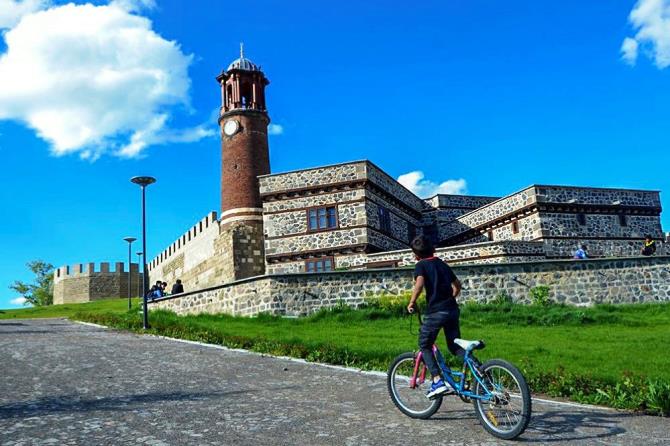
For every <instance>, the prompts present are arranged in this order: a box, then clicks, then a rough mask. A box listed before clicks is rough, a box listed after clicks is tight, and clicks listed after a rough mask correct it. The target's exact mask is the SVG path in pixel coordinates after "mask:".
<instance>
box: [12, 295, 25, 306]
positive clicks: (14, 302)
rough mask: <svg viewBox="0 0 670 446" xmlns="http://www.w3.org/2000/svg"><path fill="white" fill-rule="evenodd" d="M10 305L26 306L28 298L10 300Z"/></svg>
mask: <svg viewBox="0 0 670 446" xmlns="http://www.w3.org/2000/svg"><path fill="white" fill-rule="evenodd" d="M9 303H10V304H12V305H25V303H26V298H25V297H17V298H16V299H12V300H10V301H9Z"/></svg>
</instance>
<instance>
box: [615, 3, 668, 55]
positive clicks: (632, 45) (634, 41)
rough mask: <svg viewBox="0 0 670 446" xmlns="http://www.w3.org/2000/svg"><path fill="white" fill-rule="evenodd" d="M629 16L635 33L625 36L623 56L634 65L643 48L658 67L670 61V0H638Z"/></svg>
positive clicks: (622, 46) (622, 48)
mask: <svg viewBox="0 0 670 446" xmlns="http://www.w3.org/2000/svg"><path fill="white" fill-rule="evenodd" d="M628 20H629V21H630V23H631V25H632V26H633V29H634V30H635V31H636V34H635V36H634V37H633V38H630V37H627V38H626V39H624V41H623V44H622V45H621V51H622V53H623V54H622V58H623V60H624V61H626V62H627V63H629V64H631V65H634V64H635V61H636V60H637V55H638V48H641V49H642V50H643V51H642V53H643V54H645V55H647V56H648V57H649V58H651V59H653V60H654V63H655V64H656V66H657V67H658V68H665V67H667V66H668V65H670V0H638V2H637V3H636V4H635V6H634V7H633V10H632V11H631V12H630V15H629V16H628Z"/></svg>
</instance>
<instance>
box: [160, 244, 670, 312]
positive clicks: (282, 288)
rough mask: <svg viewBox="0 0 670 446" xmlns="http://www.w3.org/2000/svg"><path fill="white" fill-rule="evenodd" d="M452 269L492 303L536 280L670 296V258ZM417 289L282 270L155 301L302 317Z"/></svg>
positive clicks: (580, 295)
mask: <svg viewBox="0 0 670 446" xmlns="http://www.w3.org/2000/svg"><path fill="white" fill-rule="evenodd" d="M453 269H454V271H455V273H456V275H457V276H458V277H459V278H460V279H461V281H462V283H463V292H462V295H461V297H460V299H459V300H460V301H462V302H466V301H476V302H486V301H489V300H491V299H494V298H495V297H496V296H497V295H498V294H500V293H505V294H507V295H509V296H510V297H511V298H512V299H513V300H514V301H516V302H521V303H528V302H529V301H530V299H529V290H530V289H531V288H532V287H535V286H538V285H546V286H548V287H549V297H550V299H552V300H554V301H556V302H562V303H567V304H572V305H592V304H596V303H637V302H667V301H670V257H629V258H621V259H596V260H582V261H573V260H554V261H546V260H545V261H536V262H525V263H509V264H493V265H456V266H454V267H453ZM411 286H412V270H411V269H410V268H407V269H402V268H395V269H382V270H360V271H347V272H331V273H321V274H282V275H275V276H261V277H257V278H251V279H245V280H242V281H238V282H234V283H230V284H226V285H222V286H218V287H214V288H209V289H205V290H200V291H196V292H192V293H186V294H184V295H180V296H175V297H167V298H163V299H160V300H157V301H156V302H154V303H151V304H150V305H151V309H156V308H160V309H166V310H171V311H175V312H177V313H178V314H196V313H221V312H223V313H228V314H233V315H243V316H251V315H254V314H258V313H259V312H270V313H274V314H282V315H289V316H296V315H305V314H309V313H311V312H314V311H316V310H317V309H319V308H323V307H332V306H334V305H337V304H338V303H339V302H345V303H346V304H348V305H351V306H358V305H360V304H362V303H363V302H364V301H365V299H367V298H369V297H370V296H373V295H379V294H400V293H406V292H408V291H409V290H410V289H411Z"/></svg>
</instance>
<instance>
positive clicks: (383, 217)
mask: <svg viewBox="0 0 670 446" xmlns="http://www.w3.org/2000/svg"><path fill="white" fill-rule="evenodd" d="M377 212H378V213H379V229H380V230H381V231H382V232H386V233H387V234H388V233H390V232H391V213H390V212H389V210H388V209H386V208H385V207H384V206H379V207H378V208H377Z"/></svg>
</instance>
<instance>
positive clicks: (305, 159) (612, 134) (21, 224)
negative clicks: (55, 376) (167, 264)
mask: <svg viewBox="0 0 670 446" xmlns="http://www.w3.org/2000/svg"><path fill="white" fill-rule="evenodd" d="M29 3H30V5H27V4H25V2H23V3H22V2H18V3H17V2H15V1H13V0H0V10H2V9H3V4H4V6H5V7H12V8H14V9H13V11H14V13H15V14H14V15H13V16H11V14H5V16H4V17H3V13H0V26H3V27H4V28H5V29H4V31H3V32H4V37H5V40H4V41H3V42H1V43H0V84H4V85H0V155H1V159H2V162H3V175H2V180H1V181H2V187H0V199H2V203H3V213H2V214H3V218H2V219H0V233H2V235H3V243H2V245H1V246H2V248H1V254H2V255H0V308H10V307H13V306H15V305H13V304H11V303H10V301H11V300H12V299H14V298H16V297H17V296H16V294H15V293H14V292H12V291H11V290H9V289H8V286H9V284H10V283H11V282H12V281H13V280H14V279H22V280H29V279H30V278H31V276H30V274H29V273H28V272H27V270H26V268H25V263H26V262H28V261H29V260H32V259H37V258H40V259H44V260H46V261H48V262H50V263H52V264H54V265H64V264H74V263H79V262H88V261H95V262H99V261H111V262H114V261H122V260H124V259H125V257H126V252H127V251H126V245H125V242H123V241H122V238H123V237H124V236H127V235H134V236H138V234H139V230H140V228H139V217H140V213H139V211H140V208H139V203H140V202H139V198H140V195H139V190H138V189H137V187H136V186H134V185H132V184H131V183H130V182H129V178H130V177H132V176H134V175H138V174H148V175H153V176H156V177H157V178H158V182H157V183H156V184H155V185H152V186H151V187H150V188H149V190H148V211H149V223H148V225H149V226H148V230H149V234H148V252H149V254H150V255H149V257H150V258H152V257H153V256H154V255H155V254H156V253H158V252H159V251H160V250H161V249H162V248H163V247H164V246H166V245H167V244H169V243H171V242H172V241H173V240H174V239H176V238H177V237H178V236H179V235H180V234H181V233H182V232H184V231H185V230H186V229H188V228H189V227H190V226H191V225H192V224H193V223H194V222H196V221H197V220H199V219H200V218H202V217H203V216H204V215H205V214H206V213H207V212H208V211H210V210H218V208H219V200H220V198H219V175H220V172H219V169H220V167H219V164H220V142H219V139H218V133H217V132H218V130H217V129H216V124H215V121H214V120H213V119H212V114H213V112H214V111H215V110H217V108H218V107H219V105H220V92H219V90H218V86H217V84H216V82H215V80H214V77H215V76H216V75H217V74H218V73H219V72H220V71H221V70H222V69H223V68H225V67H226V66H227V65H228V63H230V62H231V61H232V60H233V59H235V58H236V57H237V54H238V51H239V50H238V45H239V42H240V41H244V43H245V54H246V56H247V57H248V58H250V59H251V60H253V61H254V62H256V63H257V64H260V65H262V67H263V69H264V71H265V73H266V75H267V76H268V77H269V79H270V80H271V84H270V85H269V87H268V90H267V98H268V99H267V102H268V108H269V112H270V116H271V118H272V121H273V123H274V124H276V125H277V126H279V127H275V133H278V134H274V135H271V136H270V151H271V165H272V170H273V171H274V172H280V171H285V170H291V169H298V168H304V167H310V166H316V165H323V164H330V163H336V162H342V161H349V160H354V159H363V158H367V159H370V160H372V161H373V162H375V163H376V164H378V165H379V166H380V167H382V168H384V169H385V170H386V171H387V172H388V173H389V174H391V175H393V176H394V177H398V176H400V175H403V174H407V173H409V172H413V171H421V172H423V175H424V176H425V177H424V181H428V182H429V183H422V184H418V185H417V187H421V188H422V189H421V190H423V191H429V190H432V189H434V188H435V187H434V186H437V185H440V184H442V183H444V182H446V181H447V180H456V181H453V182H452V183H447V184H451V185H452V186H453V185H456V186H460V187H461V188H462V187H463V186H464V187H465V188H466V190H467V193H470V194H480V195H504V194H508V193H510V192H514V191H516V190H518V189H521V188H522V187H524V186H526V185H529V184H531V183H545V184H546V183H548V184H566V185H584V186H608V187H609V186H611V187H624V188H645V189H656V190H661V191H670V177H669V176H668V175H667V165H668V162H669V161H670V155H668V133H667V129H668V117H669V116H670V113H669V111H670V110H669V109H670V88H668V83H669V82H668V81H669V77H668V76H670V71H669V69H668V68H666V66H667V65H668V64H670V50H668V48H670V42H664V41H663V40H662V39H663V38H665V37H664V35H670V33H667V32H666V33H665V34H664V33H663V32H662V31H663V30H667V29H670V23H668V22H666V21H664V19H663V18H662V15H661V14H659V13H658V11H659V8H661V9H660V10H661V11H662V10H663V9H662V8H666V11H667V10H668V8H670V7H669V6H668V2H667V1H664V0H663V1H662V0H642V1H641V2H640V3H639V4H638V5H637V7H636V3H637V2H636V1H613V0H607V1H605V0H602V1H590V2H583V1H579V2H578V1H562V2H537V1H530V0H529V1H514V2H488V1H424V2H415V3H414V4H412V5H411V6H408V4H407V2H399V1H398V2H392V1H367V2H359V1H356V2H354V1H340V2H327V3H326V2H313V1H310V2H307V1H291V2H278V1H247V2H228V1H198V2H184V1H158V2H156V3H154V2H153V1H151V0H144V1H132V0H118V1H116V2H112V3H113V4H112V6H108V5H107V2H94V5H91V6H89V7H84V6H82V3H79V2H76V4H75V5H71V6H69V7H63V6H62V3H59V2H51V3H47V2H40V1H39V0H36V1H32V2H29ZM658 5H660V7H659V6H658ZM634 8H635V9H637V11H638V12H637V13H635V14H633V15H632V16H631V15H630V14H631V11H633V10H634ZM5 11H9V9H6V10H5ZM3 20H4V24H3ZM50 21H54V22H58V23H61V24H63V26H62V27H63V30H61V31H58V32H57V31H46V32H45V31H43V32H45V33H46V34H47V35H46V36H45V37H44V41H40V42H37V43H36V42H34V41H33V40H32V38H28V37H27V36H30V35H34V33H31V32H30V31H31V30H32V29H35V28H39V29H41V30H44V29H46V27H45V23H46V24H49V23H51V22H50ZM89 25H90V26H93V27H94V28H95V29H93V31H92V32H89V33H88V34H86V33H85V30H84V28H86V27H87V26H89ZM96 27H99V28H96ZM49 29H51V28H50V27H49ZM122 29H125V30H131V31H133V32H134V33H135V34H133V35H134V36H136V37H137V36H139V37H137V38H133V39H130V40H127V39H126V38H125V37H123V36H127V35H128V33H125V34H124V33H123V32H121V31H120V30H122ZM80 30H81V33H84V35H83V37H82V35H81V34H80ZM50 32H53V33H56V34H55V35H52V36H49V33H50ZM10 36H11V37H12V38H11V39H10ZM627 39H628V40H627ZM82 42H84V43H82ZM624 42H627V43H626V45H624V48H625V49H626V51H625V52H624V53H622V45H623V44H624ZM96 45H97V46H96ZM12 50H15V51H14V54H13V55H12ZM16 54H21V55H22V56H26V57H27V58H28V60H32V61H33V62H35V63H30V64H26V63H25V61H23V62H17V60H19V59H21V60H23V59H25V57H24V58H17V57H16ZM10 55H12V57H10ZM128 61H130V62H128ZM133 64H135V65H133ZM3 70H4V73H3ZM3 76H4V77H3ZM2 81H4V82H2ZM3 103H4V105H3ZM458 180H463V181H458ZM433 183H434V184H433ZM669 194H670V192H668V193H665V194H662V198H663V204H664V206H665V207H669V206H670V202H669V201H668V197H670V195H669ZM669 216H670V212H668V213H667V214H666V215H665V216H664V218H663V225H664V229H666V230H669V229H670V220H669V219H670V217H669ZM134 251H136V250H134Z"/></svg>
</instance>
